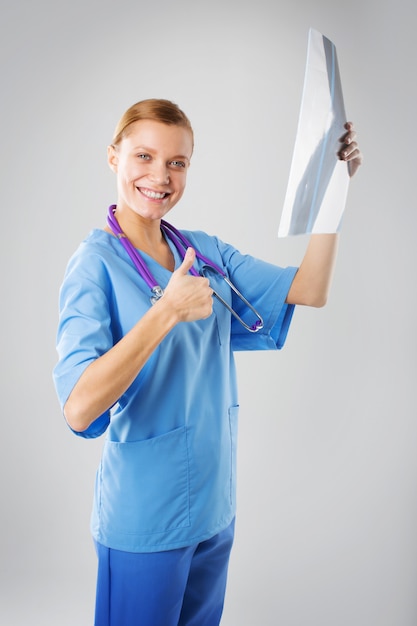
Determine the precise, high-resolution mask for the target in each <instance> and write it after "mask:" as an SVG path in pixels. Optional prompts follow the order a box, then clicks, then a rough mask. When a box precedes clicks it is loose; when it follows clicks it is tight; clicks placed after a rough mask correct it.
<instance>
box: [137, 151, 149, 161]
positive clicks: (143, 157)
mask: <svg viewBox="0 0 417 626" xmlns="http://www.w3.org/2000/svg"><path fill="white" fill-rule="evenodd" d="M137 157H138V159H140V160H141V161H149V160H150V158H151V157H150V155H149V154H146V153H140V154H138V155H137Z"/></svg>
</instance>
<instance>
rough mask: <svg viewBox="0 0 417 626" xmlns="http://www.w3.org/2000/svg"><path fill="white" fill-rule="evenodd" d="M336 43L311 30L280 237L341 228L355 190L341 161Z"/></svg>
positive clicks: (342, 117)
mask: <svg viewBox="0 0 417 626" xmlns="http://www.w3.org/2000/svg"><path fill="white" fill-rule="evenodd" d="M345 122H346V115H345V107H344V103H343V94H342V85H341V82H340V74H339V66H338V63H337V55H336V48H335V46H334V44H333V43H332V42H331V41H330V40H329V39H327V38H326V37H324V35H322V34H321V33H319V32H318V31H316V30H313V29H310V31H309V38H308V49H307V62H306V70H305V77H304V87H303V95H302V100H301V108H300V114H299V120H298V128H297V135H296V139H295V146H294V153H293V158H292V163H291V168H290V175H289V180H288V186H287V193H286V196H285V200H284V207H283V211H282V215H281V221H280V225H279V229H278V236H279V237H287V236H289V235H302V234H305V233H335V232H338V231H339V230H340V225H341V220H342V216H343V212H344V209H345V205H346V198H347V192H348V187H349V170H348V165H347V164H346V162H344V161H341V160H340V159H339V158H338V157H337V153H338V152H339V150H340V148H341V143H340V138H341V137H342V136H343V135H344V134H345V133H346V129H345V128H344V124H345Z"/></svg>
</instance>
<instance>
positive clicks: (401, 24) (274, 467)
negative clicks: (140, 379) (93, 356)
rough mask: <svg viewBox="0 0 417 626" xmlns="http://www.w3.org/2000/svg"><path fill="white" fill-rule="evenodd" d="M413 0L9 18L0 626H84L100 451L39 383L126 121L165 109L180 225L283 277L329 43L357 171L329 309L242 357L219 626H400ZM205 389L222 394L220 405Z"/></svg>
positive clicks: (410, 505)
mask: <svg viewBox="0 0 417 626" xmlns="http://www.w3.org/2000/svg"><path fill="white" fill-rule="evenodd" d="M414 6H415V5H414V2H413V1H412V0H410V1H409V2H407V1H406V0H395V1H394V0H351V1H350V2H341V1H339V0H298V1H294V0H291V1H289V0H283V1H282V2H277V1H274V0H257V2H252V1H250V2H248V1H247V0H240V1H237V0H234V1H231V2H228V1H227V0H210V2H204V3H202V2H198V1H196V0H193V1H192V0H178V1H177V2H171V1H170V2H168V1H167V0H166V1H159V2H158V1H157V0H155V1H153V2H147V3H145V2H141V1H136V2H126V1H123V0H121V1H119V2H115V1H114V0H111V1H109V0H101V1H100V2H99V1H94V0H85V1H83V2H81V1H80V0H71V2H59V1H58V2H52V0H39V1H37V2H32V1H31V0H26V1H25V0H13V1H9V0H2V2H1V19H0V34H1V37H0V46H1V57H0V59H1V60H0V63H1V98H0V106H1V118H0V119H1V127H2V129H1V163H2V167H1V202H2V216H3V217H2V229H1V231H2V238H1V246H0V253H1V287H2V289H1V291H2V307H1V327H2V342H1V360H2V364H1V367H2V379H1V381H2V382H1V386H2V424H3V426H2V435H3V436H2V451H1V455H0V463H1V468H0V469H1V471H0V476H1V479H0V480H1V494H2V497H1V499H2V514H1V520H0V524H1V535H0V536H1V547H0V550H1V552H0V553H1V572H0V576H1V580H0V594H1V598H0V623H1V624H4V625H5V626H6V625H7V626H23V625H27V624H30V625H31V626H38V625H39V626H45V625H49V624H53V625H59V626H67V625H68V626H69V625H71V626H88V625H91V624H92V616H93V604H94V591H95V567H96V562H95V554H94V550H93V546H92V542H91V539H90V535H89V528H88V524H89V515H90V507H91V498H92V490H93V482H94V474H95V469H96V465H97V463H98V459H99V456H100V451H101V446H102V440H98V441H84V440H81V439H78V438H75V437H73V436H72V435H71V433H70V432H69V430H68V429H67V428H66V426H65V423H64V421H63V419H62V417H61V415H60V411H59V407H58V402H57V399H56V396H55V391H54V388H53V385H52V379H51V371H52V368H53V366H54V363H55V361H56V354H55V347H54V342H55V331H56V324H57V297H58V289H59V285H60V282H61V279H62V275H63V272H64V268H65V265H66V262H67V260H68V258H69V256H70V254H71V253H72V251H73V250H74V248H75V247H76V246H77V245H78V243H79V241H80V240H81V239H82V238H83V237H84V236H85V235H86V234H87V233H88V231H89V230H90V229H91V228H92V227H95V226H101V225H104V220H105V212H106V209H107V206H108V205H109V204H110V203H112V202H113V201H115V199H116V193H115V180H114V177H113V174H112V173H111V172H110V170H109V169H108V167H107V164H106V145H107V143H108V142H109V140H110V138H111V135H112V131H113V128H114V126H115V124H116V122H117V120H118V118H119V116H120V115H121V114H122V113H123V111H124V110H125V109H126V108H127V107H128V106H130V105H131V104H132V103H133V102H136V101H137V100H140V99H142V98H146V97H167V98H170V99H173V100H174V101H176V102H178V103H179V104H180V106H181V107H182V108H184V110H185V111H186V112H187V113H188V115H189V116H190V118H191V120H192V123H193V125H194V129H195V134H196V151H195V155H194V158H193V163H192V168H191V170H190V173H189V184H188V188H187V191H186V194H185V196H184V198H183V200H182V201H181V204H180V206H178V207H177V208H175V209H174V212H173V214H172V215H171V219H172V221H173V222H174V223H175V224H176V225H177V226H179V227H189V228H201V229H206V230H207V231H209V232H211V233H215V234H218V235H219V236H220V237H221V238H222V239H224V240H228V241H231V242H232V243H234V244H235V245H236V246H237V247H239V248H240V249H241V250H242V251H245V252H250V253H252V254H255V255H258V256H260V257H263V258H265V259H266V260H269V261H273V262H276V263H279V264H281V265H286V264H298V263H299V262H300V260H301V258H302V253H303V250H304V248H305V245H306V239H305V238H304V237H297V238H289V239H285V240H279V239H278V238H277V236H276V232H277V229H278V224H279V217H280V214H281V208H282V204H283V199H284V195H285V189H286V182H287V180H288V174H289V168H290V162H291V156H292V149H293V145H294V140H295V132H296V126H297V120H298V111H299V105H300V98H301V91H302V82H303V75H304V64H305V55H306V49H307V35H308V29H309V27H310V26H311V27H313V28H316V29H317V30H319V31H321V32H322V33H324V34H325V35H326V36H327V37H329V38H331V39H332V40H333V41H334V42H335V44H336V47H337V51H338V57H339V66H340V70H341V75H342V81H343V88H344V95H345V105H346V110H347V115H348V118H349V119H352V120H353V121H354V122H355V124H356V127H357V129H358V131H359V135H360V143H361V147H362V149H363V152H364V153H365V164H364V165H363V167H362V169H361V170H360V172H359V173H358V175H357V177H356V178H355V179H354V180H353V181H352V184H351V187H350V191H349V197H348V206H347V212H346V216H345V220H344V226H343V232H342V239H341V247H340V255H339V261H338V266H337V271H336V274H335V280H334V286H333V290H332V293H331V297H330V301H329V303H328V305H327V307H326V308H325V309H322V310H313V309H302V308H299V309H298V310H297V311H296V314H295V317H294V321H293V325H292V328H291V332H290V335H289V337H288V341H287V345H286V346H285V348H284V350H283V351H282V352H281V353H254V354H239V355H238V368H239V372H240V382H241V397H240V400H241V406H242V409H241V421H240V450H239V472H240V474H239V487H238V489H239V507H238V523H237V534H236V543H235V549H234V552H233V558H232V562H231V569H230V578H229V587H228V594H227V600H226V607H225V613H224V619H223V622H222V624H223V625H224V626H237V625H238V626H246V625H250V626H252V625H254V624H256V625H261V626H269V625H276V624H279V625H283V626H304V625H308V626H352V625H355V626H374V625H378V626H415V624H416V623H417V596H416V587H417V536H416V535H417V532H416V528H417V457H416V454H415V447H416V436H417V423H416V403H415V398H414V393H413V392H414V389H415V385H416V383H415V374H416V356H415V348H416V333H415V320H416V310H415V309H416V298H415V273H414V267H413V264H414V259H415V245H414V237H415V228H416V215H415V204H416V202H415V171H414V170H415V167H414V163H415V145H416V140H415V137H414V126H415V125H414V123H413V122H414V120H415V115H416V113H415V103H416V95H417V88H416V80H415V72H416V63H415V62H416V50H415V44H414V36H415V27H416V18H415V15H414V12H415V8H414ZM215 392H216V390H215V389H214V390H213V393H215Z"/></svg>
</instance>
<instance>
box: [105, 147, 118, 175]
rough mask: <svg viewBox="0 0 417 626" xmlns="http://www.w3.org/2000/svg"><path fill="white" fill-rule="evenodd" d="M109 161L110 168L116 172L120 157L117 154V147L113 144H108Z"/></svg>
mask: <svg viewBox="0 0 417 626" xmlns="http://www.w3.org/2000/svg"><path fill="white" fill-rule="evenodd" d="M107 163H108V164H109V167H110V169H111V170H113V172H114V173H115V174H116V173H117V166H118V163H119V157H118V154H117V149H116V148H115V147H114V146H113V145H111V146H107Z"/></svg>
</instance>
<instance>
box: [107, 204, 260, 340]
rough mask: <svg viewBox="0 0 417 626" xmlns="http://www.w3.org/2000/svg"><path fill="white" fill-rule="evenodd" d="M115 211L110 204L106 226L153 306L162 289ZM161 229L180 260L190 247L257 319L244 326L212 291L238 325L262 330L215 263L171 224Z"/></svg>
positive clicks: (162, 226) (244, 299) (252, 308)
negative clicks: (125, 255)
mask: <svg viewBox="0 0 417 626" xmlns="http://www.w3.org/2000/svg"><path fill="white" fill-rule="evenodd" d="M115 210H116V205H115V204H112V205H111V206H110V207H109V211H108V215H107V224H108V226H109V227H110V228H111V230H112V232H113V234H114V235H115V236H116V237H117V238H118V240H119V241H120V243H121V244H122V246H123V247H124V249H125V250H126V252H127V253H128V255H129V257H130V259H131V260H132V262H133V264H134V266H135V268H136V269H137V271H138V272H139V274H140V276H142V278H143V280H144V281H145V282H146V284H147V285H148V287H149V288H150V290H151V293H152V295H151V299H150V300H151V303H152V304H155V302H157V301H158V300H159V299H160V298H162V296H163V295H164V291H163V289H162V287H161V286H160V285H158V284H157V282H156V280H155V278H154V277H153V276H152V274H151V272H150V271H149V269H148V267H147V265H146V263H145V262H144V260H143V259H142V257H141V255H140V253H139V251H138V250H137V249H136V248H135V247H134V246H133V244H132V243H131V242H130V241H129V239H128V238H127V237H126V235H125V234H124V232H123V231H122V229H121V228H120V225H119V222H118V221H117V219H116V216H115V215H114V212H115ZM161 229H162V230H163V232H164V234H165V235H166V236H167V237H168V238H169V239H170V240H171V241H172V243H173V244H174V246H175V248H176V249H177V251H178V253H179V255H180V256H181V257H182V258H184V251H186V250H187V248H191V247H192V248H193V249H194V250H195V255H196V257H197V258H198V259H199V260H200V261H202V262H203V263H204V264H205V265H206V266H207V267H208V268H210V269H211V270H214V271H215V272H218V273H219V274H220V275H221V277H222V278H223V280H224V281H225V282H226V283H227V284H228V285H229V287H230V288H231V289H232V291H234V293H235V294H236V295H237V297H238V298H240V300H242V302H243V303H244V304H245V305H246V306H247V307H248V308H249V309H250V310H251V311H252V313H253V314H254V315H255V316H256V317H257V320H256V322H255V323H254V324H253V325H252V326H249V324H246V322H245V321H244V320H243V319H242V318H241V317H240V316H239V315H238V314H237V313H236V311H234V310H233V309H232V307H231V306H230V305H229V304H228V302H226V300H224V299H223V298H222V297H221V296H220V295H219V294H218V293H217V292H216V291H214V289H213V295H214V296H216V298H217V299H218V300H219V301H220V302H221V303H222V304H223V305H224V306H225V307H226V309H227V310H228V311H229V312H230V313H231V314H232V315H233V316H234V317H235V318H236V319H237V320H238V321H239V322H240V324H242V326H244V328H246V330H248V331H249V332H252V333H256V332H257V331H258V330H261V328H263V325H264V323H263V319H262V317H261V316H260V315H259V313H258V312H257V311H256V309H255V308H254V307H253V306H252V305H251V304H250V302H248V300H246V298H245V297H244V296H243V295H242V294H241V293H240V291H239V290H238V289H237V288H236V287H235V286H234V285H233V283H232V282H231V281H230V280H229V278H228V277H227V275H226V273H225V272H224V271H223V270H222V269H221V267H219V266H218V265H216V263H214V262H213V261H211V260H210V259H208V258H207V257H205V256H204V255H203V254H201V253H200V252H199V251H198V250H196V249H195V248H194V247H193V246H192V245H191V243H190V242H189V241H188V239H187V238H186V237H184V235H183V234H182V233H181V232H180V231H179V230H177V229H176V228H175V227H174V226H172V224H169V223H168V222H166V221H165V220H161ZM189 271H190V273H191V274H192V275H193V276H200V275H201V276H204V273H203V270H202V273H201V274H199V273H198V272H197V271H196V269H195V268H194V267H191V268H190V270H189Z"/></svg>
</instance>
